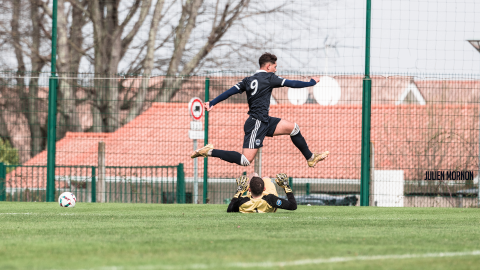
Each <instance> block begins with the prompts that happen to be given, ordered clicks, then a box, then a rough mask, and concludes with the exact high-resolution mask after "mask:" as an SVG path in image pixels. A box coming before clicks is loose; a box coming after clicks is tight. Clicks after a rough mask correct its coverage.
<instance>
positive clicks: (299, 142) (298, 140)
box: [290, 131, 313, 160]
mask: <svg viewBox="0 0 480 270" xmlns="http://www.w3.org/2000/svg"><path fill="white" fill-rule="evenodd" d="M290 139H292V142H293V144H294V145H295V146H296V147H297V148H298V150H300V152H302V154H303V156H304V157H305V159H306V160H309V159H310V158H311V157H312V155H313V154H312V152H310V149H308V145H307V142H306V141H305V138H303V136H302V133H300V131H299V132H298V133H297V135H295V136H290Z"/></svg>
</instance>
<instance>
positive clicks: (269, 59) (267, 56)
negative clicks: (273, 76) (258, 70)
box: [258, 52, 277, 67]
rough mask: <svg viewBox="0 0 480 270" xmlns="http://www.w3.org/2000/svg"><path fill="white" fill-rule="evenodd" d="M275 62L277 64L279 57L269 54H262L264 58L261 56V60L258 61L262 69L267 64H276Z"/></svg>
mask: <svg viewBox="0 0 480 270" xmlns="http://www.w3.org/2000/svg"><path fill="white" fill-rule="evenodd" d="M275 62H277V57H276V56H275V55H274V54H271V53H268V52H266V53H264V54H262V56H260V58H259V59H258V63H259V64H260V67H263V66H264V65H265V64H266V63H271V64H275Z"/></svg>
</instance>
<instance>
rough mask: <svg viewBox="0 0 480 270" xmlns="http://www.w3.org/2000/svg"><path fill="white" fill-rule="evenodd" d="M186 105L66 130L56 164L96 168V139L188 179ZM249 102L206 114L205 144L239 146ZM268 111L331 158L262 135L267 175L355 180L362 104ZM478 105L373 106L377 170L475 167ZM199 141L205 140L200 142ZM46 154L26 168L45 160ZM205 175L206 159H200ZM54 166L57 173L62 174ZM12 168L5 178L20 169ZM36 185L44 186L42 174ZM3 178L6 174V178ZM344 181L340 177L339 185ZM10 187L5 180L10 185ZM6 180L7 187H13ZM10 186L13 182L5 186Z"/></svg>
mask: <svg viewBox="0 0 480 270" xmlns="http://www.w3.org/2000/svg"><path fill="white" fill-rule="evenodd" d="M187 107H188V105H187V104H186V103H154V104H153V105H152V106H151V107H150V108H149V109H148V110H147V111H145V112H144V113H143V114H142V115H140V116H138V117H137V118H136V119H134V120H133V121H131V122H130V123H129V124H127V125H125V126H124V127H122V128H120V129H118V130H117V131H115V132H113V133H109V134H106V133H100V134H98V133H67V136H66V137H65V138H63V139H62V140H60V141H59V142H57V145H56V147H57V157H56V163H57V165H68V166H71V165H82V166H96V165H97V163H98V156H97V151H98V142H99V141H104V142H105V145H106V165H107V166H161V165H177V164H179V163H183V164H184V166H185V175H186V177H192V176H193V160H192V159H191V158H190V154H191V152H192V151H193V143H192V140H190V139H189V138H188V130H189V127H190V121H191V118H190V116H189V114H188V109H187ZM247 111H248V107H247V105H246V104H219V105H217V106H215V108H214V109H213V110H212V111H211V112H210V119H209V122H210V128H209V143H212V144H214V146H215V148H217V149H224V150H233V151H241V150H242V143H243V135H244V133H243V124H244V121H245V119H246V118H247V117H248V115H247V114H246V112H247ZM270 115H272V116H275V117H280V118H284V119H288V120H290V121H293V122H296V123H298V124H299V126H300V130H301V133H302V134H303V136H304V137H305V138H306V141H307V143H308V144H309V147H310V149H311V150H312V151H325V150H328V151H330V153H331V154H330V157H329V158H328V159H327V160H326V161H324V162H321V163H319V164H318V165H317V167H316V168H309V167H308V166H307V164H306V162H305V159H304V158H303V156H302V155H301V153H300V152H299V151H298V150H297V149H296V148H295V146H294V145H293V144H292V142H291V141H290V138H289V136H281V137H275V138H266V139H265V141H264V147H263V149H262V172H263V175H264V176H274V175H275V174H277V173H280V172H283V173H287V174H288V175H289V176H292V177H295V178H317V179H318V178H320V179H338V180H339V181H341V180H342V179H359V178H360V151H361V125H362V123H361V115H362V108H361V106H360V105H337V106H321V105H318V104H305V105H303V106H295V105H289V104H280V105H272V106H271V109H270ZM478 116H479V115H478V108H477V106H475V105H468V104H467V105H446V104H439V105H427V106H419V105H400V106H395V105H373V106H372V122H371V140H372V141H373V143H374V159H375V161H374V164H375V168H376V169H379V170H404V172H405V178H406V179H410V180H414V179H420V178H421V179H423V178H422V176H423V175H424V174H425V171H426V170H460V169H465V170H474V171H476V170H477V169H476V168H477V164H478V163H477V162H478V161H477V156H478V141H479V140H478V139H479V138H478V130H479V124H478V119H479V117H478ZM198 145H203V140H199V141H198ZM46 163H47V154H46V151H44V152H42V153H40V154H38V155H37V156H35V157H34V158H32V159H31V160H29V161H28V162H26V163H25V164H24V165H46ZM198 165H199V174H200V175H202V174H203V159H199V162H198ZM253 169H254V166H253V164H252V166H250V167H241V166H238V165H236V164H230V163H227V162H224V161H222V160H219V159H216V158H209V177H210V178H233V177H237V176H238V175H240V174H241V173H242V172H243V171H247V172H252V171H253ZM59 170H60V169H57V174H59V173H61V171H59ZM18 173H19V171H16V170H15V171H12V172H11V173H10V174H9V176H8V177H7V178H9V179H13V178H11V177H13V176H15V175H16V174H18ZM38 181H41V183H40V184H39V185H40V186H41V185H45V181H46V180H45V178H41V179H39V180H38ZM7 183H8V179H7ZM339 183H341V182H339ZM7 185H8V184H7ZM10 185H11V184H10ZM10 187H12V186H10Z"/></svg>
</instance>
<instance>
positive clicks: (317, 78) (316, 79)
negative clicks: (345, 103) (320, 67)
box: [312, 77, 320, 83]
mask: <svg viewBox="0 0 480 270" xmlns="http://www.w3.org/2000/svg"><path fill="white" fill-rule="evenodd" d="M312 79H314V80H315V82H316V83H318V82H319V81H320V77H312Z"/></svg>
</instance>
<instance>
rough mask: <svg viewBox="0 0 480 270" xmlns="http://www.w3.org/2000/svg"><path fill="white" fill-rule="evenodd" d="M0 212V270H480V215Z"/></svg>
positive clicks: (110, 208)
mask: <svg viewBox="0 0 480 270" xmlns="http://www.w3.org/2000/svg"><path fill="white" fill-rule="evenodd" d="M226 208H227V206H226V205H160V204H158V205H154V204H89V203H79V204H77V206H76V207H75V208H61V207H59V206H58V205H57V204H56V203H4V202H3V203H0V269H2V270H7V269H98V270H110V269H111V270H113V269H456V270H457V269H479V268H480V266H479V265H480V212H479V211H480V209H458V208H453V209H446V208H375V207H365V208H363V207H316V206H311V207H308V206H300V207H299V208H298V210H297V211H294V212H287V211H281V210H279V211H278V212H277V213H274V214H248V215H247V214H238V213H235V214H227V213H226Z"/></svg>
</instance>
